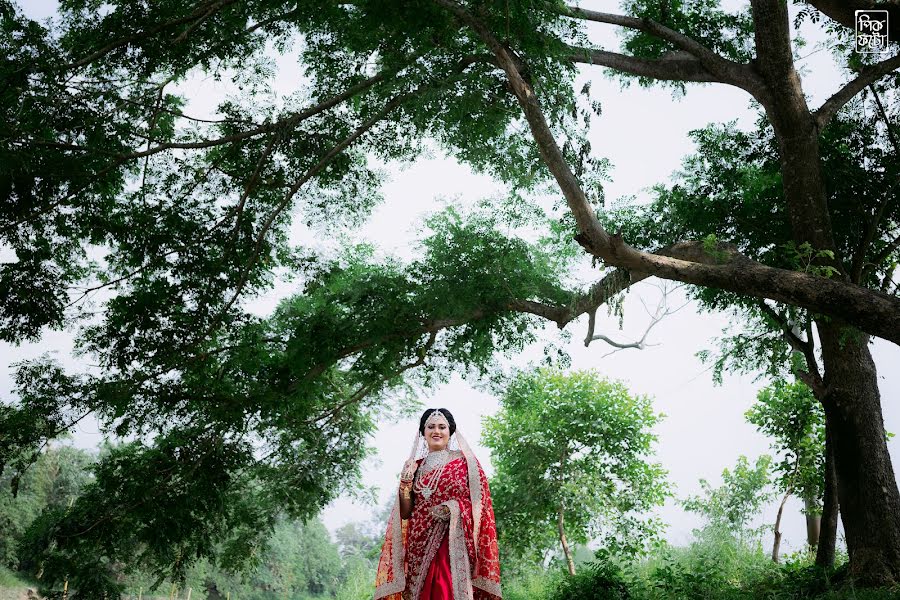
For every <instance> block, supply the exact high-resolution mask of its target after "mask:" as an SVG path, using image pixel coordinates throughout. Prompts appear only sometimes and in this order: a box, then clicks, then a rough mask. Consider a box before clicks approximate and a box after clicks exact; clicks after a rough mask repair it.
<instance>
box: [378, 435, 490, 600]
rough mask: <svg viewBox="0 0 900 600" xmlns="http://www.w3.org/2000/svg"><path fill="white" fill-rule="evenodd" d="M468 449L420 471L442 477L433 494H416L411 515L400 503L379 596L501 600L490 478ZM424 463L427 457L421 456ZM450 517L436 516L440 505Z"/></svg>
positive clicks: (385, 551) (390, 533) (395, 599)
mask: <svg viewBox="0 0 900 600" xmlns="http://www.w3.org/2000/svg"><path fill="white" fill-rule="evenodd" d="M467 450H468V448H466V449H464V450H463V454H460V455H459V456H458V457H456V458H453V459H451V460H450V462H448V463H447V465H446V467H445V468H444V469H443V472H442V473H440V469H435V470H433V471H430V472H428V473H426V474H424V475H420V477H421V482H422V484H425V485H427V484H428V483H429V481H430V480H431V478H432V477H435V476H438V475H439V476H440V479H439V481H437V482H436V487H435V489H434V493H432V495H431V497H430V498H425V497H424V496H423V495H421V494H416V496H415V498H414V503H413V512H412V515H411V516H410V518H409V520H406V521H403V520H401V519H400V508H399V503H398V502H395V506H394V510H393V511H392V513H391V517H390V519H389V520H388V528H387V534H386V535H385V540H384V545H383V546H382V550H381V559H380V560H379V562H378V572H377V574H376V578H375V600H380V599H382V598H386V599H388V600H497V599H498V598H500V597H501V593H500V556H499V553H498V550H497V529H496V526H495V524H494V508H493V505H492V503H491V494H490V490H489V489H488V483H487V478H486V477H485V475H484V471H483V470H482V469H481V465H480V464H478V461H477V460H475V458H474V456H472V455H471V451H467ZM420 464H421V461H420ZM439 506H445V507H446V509H438V511H439V512H444V513H446V512H447V511H448V510H449V519H444V518H441V517H439V516H436V515H435V512H436V511H435V509H437V507H439Z"/></svg>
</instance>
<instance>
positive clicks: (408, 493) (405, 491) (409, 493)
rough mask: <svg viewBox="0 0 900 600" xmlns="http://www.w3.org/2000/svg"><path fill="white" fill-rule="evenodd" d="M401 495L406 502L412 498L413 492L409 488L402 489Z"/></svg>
mask: <svg viewBox="0 0 900 600" xmlns="http://www.w3.org/2000/svg"><path fill="white" fill-rule="evenodd" d="M400 495H401V496H403V497H404V498H405V499H406V500H409V499H410V498H412V490H411V489H410V488H408V487H401V488H400Z"/></svg>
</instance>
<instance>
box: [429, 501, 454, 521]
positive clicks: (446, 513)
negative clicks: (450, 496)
mask: <svg viewBox="0 0 900 600" xmlns="http://www.w3.org/2000/svg"><path fill="white" fill-rule="evenodd" d="M431 514H432V515H434V518H435V519H440V520H441V521H449V520H450V507H448V506H447V505H446V504H438V505H437V506H435V507H434V508H432V509H431Z"/></svg>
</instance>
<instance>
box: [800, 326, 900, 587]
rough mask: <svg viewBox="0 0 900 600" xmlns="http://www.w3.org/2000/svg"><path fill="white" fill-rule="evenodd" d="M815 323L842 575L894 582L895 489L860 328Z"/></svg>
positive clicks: (898, 503) (898, 529) (898, 498)
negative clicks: (845, 567) (843, 553)
mask: <svg viewBox="0 0 900 600" xmlns="http://www.w3.org/2000/svg"><path fill="white" fill-rule="evenodd" d="M817 326H818V329H819V338H820V340H821V342H822V358H823V363H824V367H825V377H824V383H825V397H824V398H823V405H824V408H825V413H826V415H827V418H828V424H829V425H830V426H831V427H830V429H831V434H832V441H833V443H834V444H833V445H834V465H835V472H836V475H837V495H838V500H839V502H840V507H841V517H842V521H843V523H844V532H845V534H846V537H847V551H848V553H849V554H850V575H851V576H852V577H853V578H855V579H857V580H858V581H859V583H861V584H862V585H872V586H888V585H893V584H896V583H900V492H898V489H897V480H896V478H895V476H894V469H893V467H892V466H891V457H890V455H889V454H888V448H887V439H886V437H885V431H884V421H883V418H882V415H881V399H880V394H879V391H878V378H877V374H876V372H875V364H874V362H873V361H872V355H871V354H870V353H869V348H868V336H865V335H863V334H861V333H860V332H859V331H857V330H855V329H851V328H849V327H845V326H842V325H840V324H838V323H836V322H834V321H833V320H829V321H825V320H824V319H823V320H821V321H819V322H817Z"/></svg>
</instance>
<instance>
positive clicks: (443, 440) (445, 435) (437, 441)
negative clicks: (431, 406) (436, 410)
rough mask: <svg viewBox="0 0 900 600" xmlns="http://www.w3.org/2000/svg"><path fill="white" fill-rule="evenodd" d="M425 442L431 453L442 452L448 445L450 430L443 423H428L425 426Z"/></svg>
mask: <svg viewBox="0 0 900 600" xmlns="http://www.w3.org/2000/svg"><path fill="white" fill-rule="evenodd" d="M425 441H427V442H428V450H430V451H431V452H435V451H437V450H443V449H444V448H446V447H447V444H448V443H450V428H448V427H447V424H446V423H444V422H443V421H437V422H436V423H429V424H428V425H426V426H425Z"/></svg>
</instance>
